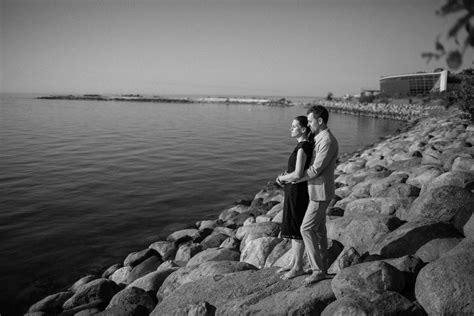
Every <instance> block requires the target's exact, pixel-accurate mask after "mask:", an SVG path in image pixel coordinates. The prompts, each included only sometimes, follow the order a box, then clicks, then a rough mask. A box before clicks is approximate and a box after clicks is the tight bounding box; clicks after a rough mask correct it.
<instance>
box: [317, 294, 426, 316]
mask: <svg viewBox="0 0 474 316" xmlns="http://www.w3.org/2000/svg"><path fill="white" fill-rule="evenodd" d="M346 315H407V316H409V315H410V316H423V315H424V313H423V310H422V309H420V308H419V307H418V306H416V305H415V304H413V303H412V302H410V301H409V300H408V299H407V298H405V297H403V296H402V295H400V294H398V293H397V292H391V291H383V292H381V293H377V294H374V293H370V296H369V295H364V293H353V294H350V295H347V296H344V297H341V298H340V299H338V300H336V301H334V302H332V303H331V304H329V305H328V306H327V307H326V308H325V309H324V311H323V312H322V313H321V316H346Z"/></svg>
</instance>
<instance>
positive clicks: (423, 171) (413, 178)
mask: <svg viewBox="0 0 474 316" xmlns="http://www.w3.org/2000/svg"><path fill="white" fill-rule="evenodd" d="M442 173H443V170H442V169H441V168H437V167H431V166H429V167H428V168H426V167H425V168H419V169H418V170H416V171H415V172H413V173H412V174H411V175H410V177H409V178H408V179H407V181H406V183H407V184H410V185H413V186H415V187H417V188H420V189H421V187H422V186H423V185H424V184H427V183H429V182H431V181H433V179H435V178H436V177H438V176H440V175H441V174H442Z"/></svg>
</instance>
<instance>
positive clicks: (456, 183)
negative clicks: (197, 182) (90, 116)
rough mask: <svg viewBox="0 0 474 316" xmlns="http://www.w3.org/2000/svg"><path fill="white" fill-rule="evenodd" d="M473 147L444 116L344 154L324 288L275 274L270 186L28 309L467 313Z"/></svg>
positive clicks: (456, 121) (277, 250)
mask: <svg viewBox="0 0 474 316" xmlns="http://www.w3.org/2000/svg"><path fill="white" fill-rule="evenodd" d="M473 144H474V127H473V126H472V125H470V123H469V121H468V120H467V119H466V118H465V117H464V115H463V114H462V113H460V112H457V111H450V112H445V113H442V115H441V116H439V117H426V118H422V119H420V120H419V121H418V122H417V123H416V124H414V125H413V126H412V127H411V128H410V129H409V130H407V131H404V132H402V133H400V134H398V135H394V136H392V137H389V138H387V139H385V140H384V141H382V142H380V143H378V144H375V145H374V146H371V147H369V148H367V149H364V150H361V151H359V152H356V153H353V154H352V155H349V156H347V157H345V159H344V160H343V161H341V162H340V163H339V165H338V168H337V180H336V182H337V186H338V189H337V198H336V199H335V200H334V201H333V202H334V203H333V205H332V207H331V208H330V209H329V210H328V222H327V228H328V237H329V238H330V240H331V242H330V253H331V261H332V265H331V268H330V272H331V273H333V274H334V278H333V279H332V280H331V279H328V280H324V281H321V282H319V283H317V284H314V285H312V286H309V287H303V286H302V281H303V278H304V276H302V277H297V278H295V279H292V280H282V279H280V278H279V276H278V275H277V273H276V267H278V266H282V265H284V264H286V263H288V262H289V260H290V258H291V252H290V243H289V242H288V241H287V240H284V239H281V238H279V237H278V234H279V227H280V222H281V216H282V201H283V191H282V189H281V188H279V187H277V186H275V185H274V183H269V184H268V186H267V187H265V188H264V189H262V190H261V191H260V192H258V193H257V194H256V195H255V197H254V198H253V199H252V200H251V201H239V202H238V203H236V205H234V206H232V207H230V208H228V209H225V210H222V212H220V214H219V215H218V217H217V218H216V219H214V220H205V221H199V222H197V223H195V224H194V225H193V227H190V228H189V229H185V230H180V231H176V232H174V233H173V234H170V235H169V236H168V237H167V238H166V240H157V241H156V242H153V243H151V244H150V245H148V247H146V248H144V249H141V250H139V251H137V252H134V253H131V254H129V255H128V256H127V257H126V258H124V260H123V262H118V263H117V264H115V265H113V266H111V267H109V268H107V269H104V270H103V272H102V274H101V275H87V276H84V277H83V278H81V279H79V280H78V281H77V282H76V283H75V284H73V285H72V286H71V287H70V288H69V289H68V290H67V291H63V292H59V293H56V294H52V295H50V296H48V297H46V298H44V299H43V300H41V301H40V302H38V303H36V304H34V305H33V306H32V307H31V308H30V311H31V312H32V313H33V312H36V311H41V312H44V313H49V314H59V313H63V314H66V315H68V314H69V315H72V314H74V313H77V312H81V311H84V312H83V313H88V314H95V313H97V314H102V315H115V314H127V315H128V314H130V315H133V314H134V315H137V314H144V315H146V314H152V315H169V314H174V313H178V314H179V313H183V314H189V313H194V314H202V315H204V314H205V313H208V314H213V313H216V314H219V315H234V314H239V313H242V314H252V313H260V314H265V315H268V314H276V315H278V314H281V315H286V314H296V313H307V314H319V313H322V314H325V315H332V314H337V313H338V312H341V311H342V310H347V308H352V309H353V310H355V311H359V312H360V313H374V314H377V313H382V312H385V313H402V314H417V315H421V314H423V312H424V311H426V312H428V313H429V314H442V313H446V314H472V312H473V307H474V304H473V302H472V297H474V296H473V295H472V294H473V293H472V289H473V286H472V281H471V280H473V278H472V274H473V270H472V266H473V265H472V261H473V251H472V250H473V249H472V248H473V247H474V245H473V241H472V238H473V233H474V227H473V221H474V220H472V219H471V215H472V205H473V203H474V200H473V193H472V189H473V181H474V176H473V172H474V161H473V154H474V152H473V150H472V148H473V147H472V145H473ZM453 293H454V294H455V295H453ZM86 311H87V312H86Z"/></svg>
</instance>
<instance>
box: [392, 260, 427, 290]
mask: <svg viewBox="0 0 474 316" xmlns="http://www.w3.org/2000/svg"><path fill="white" fill-rule="evenodd" d="M383 261H384V262H386V263H388V264H390V265H391V266H393V267H395V268H397V269H398V271H400V272H402V273H403V275H404V276H405V292H406V291H412V290H413V289H414V288H415V281H416V276H417V275H418V273H419V272H420V270H421V268H423V267H424V266H425V263H424V262H423V261H422V260H421V259H420V258H418V257H417V256H413V255H408V256H403V257H400V258H395V259H385V260H383Z"/></svg>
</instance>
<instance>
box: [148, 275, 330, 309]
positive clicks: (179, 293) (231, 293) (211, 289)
mask: <svg viewBox="0 0 474 316" xmlns="http://www.w3.org/2000/svg"><path fill="white" fill-rule="evenodd" d="M304 277H305V276H300V277H297V278H294V279H292V280H282V279H281V278H280V277H279V275H278V274H277V273H276V268H269V269H261V270H255V271H241V272H237V273H232V274H225V275H215V276H213V277H206V278H202V279H199V280H197V281H195V282H190V283H186V284H183V285H181V286H180V287H179V288H177V289H176V290H175V291H174V292H173V293H171V294H170V295H168V296H166V297H165V298H164V299H163V300H162V301H161V302H160V303H159V304H158V305H157V306H156V308H155V309H154V311H153V312H152V314H151V315H168V314H174V313H175V311H176V310H179V309H180V308H182V307H184V306H187V305H188V304H193V303H196V302H208V303H209V304H210V305H212V306H214V307H216V309H217V310H216V314H217V315H235V314H240V313H241V314H262V315H269V314H273V312H272V311H274V312H275V313H277V315H279V314H278V311H277V310H282V312H281V314H285V315H286V313H287V312H286V311H287V310H295V307H296V306H301V308H302V310H303V311H304V310H305V308H306V307H307V308H308V310H309V311H311V309H313V310H316V311H317V310H318V309H320V310H322V309H324V307H325V306H326V305H327V304H329V303H330V302H331V301H332V300H334V296H333V294H332V293H331V290H330V286H329V280H324V281H321V282H319V283H316V284H314V285H312V286H311V287H308V288H301V290H298V292H297V293H294V291H295V290H297V289H298V288H300V286H301V282H303V279H304ZM285 292H287V293H285ZM314 292H317V293H320V296H319V297H320V299H318V298H317V297H316V296H317V295H315V293H314ZM292 293H294V295H293V294H292ZM303 298H304V299H303ZM285 299H286V300H287V301H285ZM272 305H273V306H272ZM267 308H268V309H267ZM236 311H238V312H236ZM259 311H261V312H259ZM292 313H293V314H298V311H294V312H292ZM299 314H305V313H304V312H300V313H299ZM309 314H314V313H313V312H310V313H309Z"/></svg>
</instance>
